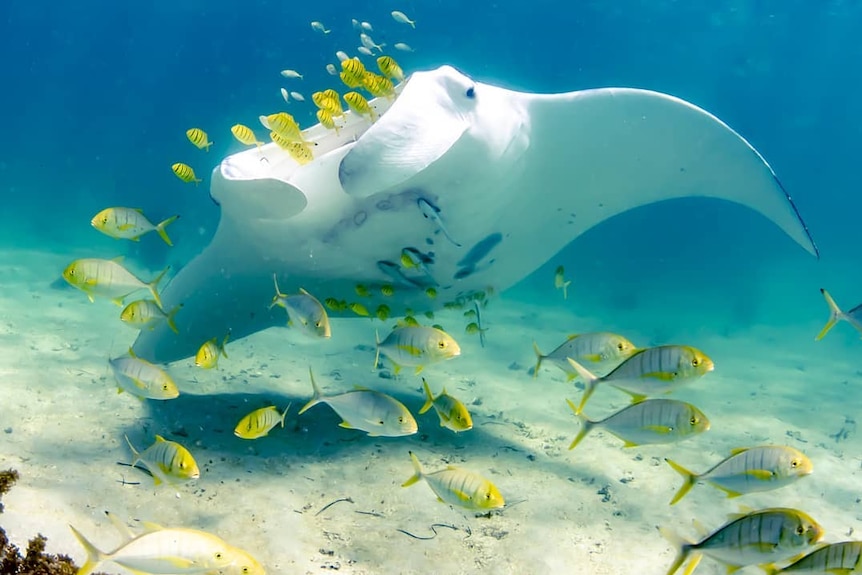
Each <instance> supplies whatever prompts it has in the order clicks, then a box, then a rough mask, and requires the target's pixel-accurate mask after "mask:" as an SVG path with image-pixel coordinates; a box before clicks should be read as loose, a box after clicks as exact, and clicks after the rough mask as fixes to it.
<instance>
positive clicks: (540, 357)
mask: <svg viewBox="0 0 862 575" xmlns="http://www.w3.org/2000/svg"><path fill="white" fill-rule="evenodd" d="M533 351H534V352H535V353H536V369H534V370H533V379H535V378H537V377H539V368H540V367H542V361H543V360H544V359H545V356H544V355H543V354H542V352H541V351H540V350H539V344H537V343H536V342H535V341H534V342H533Z"/></svg>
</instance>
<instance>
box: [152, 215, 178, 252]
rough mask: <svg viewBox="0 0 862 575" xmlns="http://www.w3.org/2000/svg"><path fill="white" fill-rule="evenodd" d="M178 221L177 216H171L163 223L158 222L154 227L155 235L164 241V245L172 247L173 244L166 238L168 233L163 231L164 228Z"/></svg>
mask: <svg viewBox="0 0 862 575" xmlns="http://www.w3.org/2000/svg"><path fill="white" fill-rule="evenodd" d="M178 219H180V217H179V216H171V217H169V218H168V219H166V220H165V221H163V222H160V223H159V224H158V225H157V226H156V233H157V234H159V236H160V237H161V238H162V239H163V240H164V241H165V243H166V244H168V245H169V246H171V247H173V245H174V243H173V242H172V241H171V238H169V237H168V232H166V231H165V228H166V227H168V226H169V225H170V224H172V223H174V222H175V221H177V220H178Z"/></svg>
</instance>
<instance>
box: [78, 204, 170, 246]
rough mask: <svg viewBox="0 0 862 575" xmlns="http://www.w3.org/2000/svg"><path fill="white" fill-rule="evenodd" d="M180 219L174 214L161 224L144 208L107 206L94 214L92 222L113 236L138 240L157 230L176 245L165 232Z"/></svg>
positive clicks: (167, 242) (104, 232) (168, 241)
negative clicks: (146, 213)
mask: <svg viewBox="0 0 862 575" xmlns="http://www.w3.org/2000/svg"><path fill="white" fill-rule="evenodd" d="M177 219H179V216H172V217H170V218H168V219H166V220H165V221H163V222H160V223H159V224H153V223H152V222H151V221H150V220H148V219H147V217H146V216H145V215H144V213H143V211H142V210H139V209H134V208H106V209H104V210H102V211H101V212H99V213H98V214H96V215H95V216H93V219H92V220H90V224H91V225H92V226H93V227H94V228H96V229H97V230H99V231H100V232H102V233H103V234H105V235H107V236H111V237H112V238H117V239H124V240H132V241H138V239H139V238H140V237H141V236H142V235H144V234H146V233H149V232H152V231H155V232H156V233H158V234H159V236H160V237H161V238H162V240H164V242H165V243H166V244H168V245H169V246H172V245H174V244H173V242H171V238H169V237H168V234H167V232H165V227H167V226H168V225H169V224H171V223H173V222H175V221H176V220H177Z"/></svg>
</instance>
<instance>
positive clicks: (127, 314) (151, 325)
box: [120, 299, 183, 334]
mask: <svg viewBox="0 0 862 575" xmlns="http://www.w3.org/2000/svg"><path fill="white" fill-rule="evenodd" d="M182 307H183V306H182V304H178V305H175V306H174V308H173V309H172V310H171V311H169V312H168V313H165V312H164V311H163V310H162V308H160V307H159V304H157V303H156V302H155V301H154V300H151V299H139V300H135V301H133V302H132V303H130V304H129V305H127V306H126V307H125V308H123V311H121V312H120V320H121V321H123V322H125V323H126V325H130V326H132V327H134V328H136V329H144V328H146V329H155V327H156V325H158V324H159V323H161V322H163V321H165V322H167V324H168V327H169V328H171V331H173V332H174V333H177V334H178V333H180V332H179V330H178V329H177V324H175V323H174V317H175V316H176V315H177V312H178V311H180V309H182Z"/></svg>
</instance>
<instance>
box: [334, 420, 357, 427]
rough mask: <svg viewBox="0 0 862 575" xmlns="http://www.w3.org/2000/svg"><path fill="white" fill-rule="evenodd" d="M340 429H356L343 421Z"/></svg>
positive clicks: (339, 425)
mask: <svg viewBox="0 0 862 575" xmlns="http://www.w3.org/2000/svg"><path fill="white" fill-rule="evenodd" d="M338 427H343V428H344V429H356V428H355V427H353V426H352V425H350V424H349V423H348V422H346V421H342V422H341V423H339V424H338Z"/></svg>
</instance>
